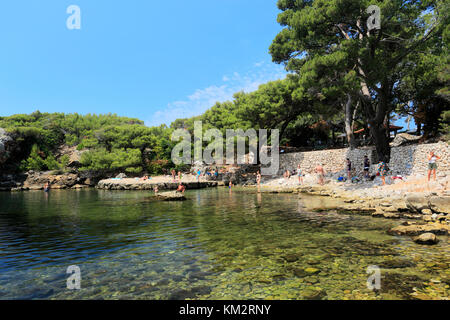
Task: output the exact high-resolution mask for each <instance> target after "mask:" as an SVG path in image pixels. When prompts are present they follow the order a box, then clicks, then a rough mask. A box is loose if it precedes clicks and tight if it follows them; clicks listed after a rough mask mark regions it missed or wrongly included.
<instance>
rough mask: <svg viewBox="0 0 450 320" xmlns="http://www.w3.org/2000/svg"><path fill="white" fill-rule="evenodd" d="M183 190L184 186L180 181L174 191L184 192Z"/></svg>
mask: <svg viewBox="0 0 450 320" xmlns="http://www.w3.org/2000/svg"><path fill="white" fill-rule="evenodd" d="M185 190H186V187H185V186H183V184H182V183H181V182H180V184H179V185H178V188H177V191H176V192H181V193H184V191H185Z"/></svg>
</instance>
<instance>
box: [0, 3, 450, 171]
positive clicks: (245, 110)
mask: <svg viewBox="0 0 450 320" xmlns="http://www.w3.org/2000/svg"><path fill="white" fill-rule="evenodd" d="M369 5H377V6H378V7H379V8H380V9H381V21H380V26H381V28H380V29H373V30H369V29H368V26H367V23H366V21H367V20H368V19H369V16H370V15H371V12H366V9H367V8H368V7H369ZM278 8H279V9H280V10H281V11H282V12H281V13H280V14H279V16H278V22H279V23H280V24H281V25H282V26H283V27H284V29H283V30H282V31H281V32H280V33H279V34H278V35H277V36H276V37H275V39H274V41H273V43H272V45H271V46H270V48H269V51H270V54H271V55H272V58H273V61H274V62H276V63H282V64H284V65H285V66H286V70H287V71H289V74H288V76H287V77H286V78H285V79H283V80H278V81H272V82H268V83H266V84H263V85H261V86H260V87H259V89H258V90H256V91H254V92H251V93H244V92H238V93H236V94H235V95H234V99H233V100H232V101H226V102H217V103H216V104H215V105H214V106H212V107H211V108H210V109H209V110H207V111H206V112H205V113H204V114H202V115H199V116H196V117H193V118H189V119H178V120H176V121H174V122H173V123H172V124H171V125H170V127H167V126H165V125H161V126H160V127H151V128H149V127H146V126H145V125H144V124H143V122H142V121H141V120H138V119H130V118H125V117H118V116H116V115H112V114H107V115H90V114H89V115H84V116H82V115H78V114H62V113H55V114H47V113H40V112H35V113H33V114H30V115H14V116H11V117H0V128H6V129H7V130H8V131H11V132H14V133H15V134H16V136H17V141H18V142H19V143H20V144H21V150H22V152H21V156H20V157H19V158H18V159H13V160H15V161H16V162H17V164H18V165H17V169H18V170H29V169H34V170H47V169H61V168H64V167H65V165H66V164H67V161H68V159H67V157H59V158H58V159H56V158H55V156H54V154H55V151H56V149H57V148H58V147H59V146H60V145H62V144H66V145H68V146H76V147H77V149H79V150H89V151H88V152H85V153H83V156H82V159H81V164H82V167H81V168H80V170H97V171H98V170H113V171H117V170H124V171H127V172H130V173H140V172H142V171H146V172H149V173H161V172H163V171H165V170H167V169H169V168H172V167H174V164H173V163H172V162H171V160H170V156H171V150H172V148H173V146H174V145H175V144H176V143H177V142H173V141H171V140H170V136H171V133H172V132H173V131H174V130H175V129H178V128H184V129H188V130H189V131H191V133H192V132H193V128H194V121H197V120H199V121H202V122H203V130H207V129H209V128H212V127H215V128H218V129H219V130H221V131H222V132H223V133H225V130H226V129H237V128H241V129H244V130H246V129H248V128H254V129H260V128H265V129H274V128H277V129H279V130H280V137H281V144H282V145H289V146H295V147H309V148H318V147H330V146H335V145H339V144H340V143H342V141H343V140H342V136H345V140H346V141H347V143H348V144H349V146H350V147H352V148H353V147H356V146H358V145H359V144H361V143H365V144H373V145H375V147H376V149H377V154H378V158H380V159H385V160H389V136H390V135H389V130H388V129H387V128H389V125H390V123H391V121H392V119H393V118H394V117H397V116H409V117H412V118H413V119H414V120H415V123H416V124H417V134H423V136H424V139H428V138H430V137H436V136H438V135H442V136H443V137H445V138H446V139H449V138H450V137H449V128H450V111H449V110H450V108H449V99H450V95H449V92H448V88H449V56H448V49H449V48H448V45H449V39H450V26H449V20H450V18H449V13H450V4H449V2H448V1H444V0H422V1H421V0H414V1H406V0H390V1H381V0H370V1H369V0H314V1H310V0H279V1H278ZM357 129H364V130H365V132H366V133H367V134H366V137H365V139H364V140H363V141H361V139H357V137H355V135H354V131H355V130H357ZM204 144H206V142H204Z"/></svg>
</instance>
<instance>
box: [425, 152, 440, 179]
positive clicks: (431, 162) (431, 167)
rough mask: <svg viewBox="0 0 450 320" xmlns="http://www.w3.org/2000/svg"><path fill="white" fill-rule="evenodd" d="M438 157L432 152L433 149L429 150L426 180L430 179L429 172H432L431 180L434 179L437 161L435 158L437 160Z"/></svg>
mask: <svg viewBox="0 0 450 320" xmlns="http://www.w3.org/2000/svg"><path fill="white" fill-rule="evenodd" d="M439 159H440V157H439V156H438V155H436V154H434V151H433V150H432V151H430V154H429V155H428V181H430V177H431V172H433V180H434V181H436V169H437V163H436V160H439Z"/></svg>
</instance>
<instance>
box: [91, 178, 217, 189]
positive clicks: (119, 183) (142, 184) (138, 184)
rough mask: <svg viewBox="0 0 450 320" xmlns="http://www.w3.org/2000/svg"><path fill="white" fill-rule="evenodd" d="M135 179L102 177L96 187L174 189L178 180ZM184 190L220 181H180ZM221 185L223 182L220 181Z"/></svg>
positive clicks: (209, 185)
mask: <svg viewBox="0 0 450 320" xmlns="http://www.w3.org/2000/svg"><path fill="white" fill-rule="evenodd" d="M152 180H153V179H149V180H137V179H133V178H124V179H104V180H100V181H99V183H98V184H97V186H96V188H97V189H103V190H153V189H154V188H155V187H158V189H159V190H176V189H177V187H178V184H179V183H178V182H167V181H157V180H156V179H155V180H153V181H152ZM181 182H182V183H183V185H184V186H186V190H192V189H203V188H210V187H217V186H218V185H220V182H217V181H199V182H197V181H183V180H182V181H181ZM222 185H223V183H222Z"/></svg>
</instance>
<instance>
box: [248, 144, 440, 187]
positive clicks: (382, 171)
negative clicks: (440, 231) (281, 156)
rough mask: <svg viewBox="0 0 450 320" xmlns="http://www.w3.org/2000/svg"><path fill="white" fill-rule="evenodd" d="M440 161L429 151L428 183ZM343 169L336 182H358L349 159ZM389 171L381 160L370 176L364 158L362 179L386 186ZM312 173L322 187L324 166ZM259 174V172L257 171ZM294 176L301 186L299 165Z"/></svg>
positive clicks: (358, 179) (368, 167) (287, 177)
mask: <svg viewBox="0 0 450 320" xmlns="http://www.w3.org/2000/svg"><path fill="white" fill-rule="evenodd" d="M439 159H441V158H440V157H439V156H438V155H436V154H435V153H434V151H430V153H429V155H428V181H430V178H431V175H432V174H433V179H434V180H435V181H436V169H437V163H436V162H437V160H439ZM345 168H346V172H347V177H346V178H344V177H340V178H339V179H338V180H339V181H345V180H346V179H347V180H348V181H351V182H355V181H356V182H357V181H360V178H359V177H358V176H357V174H356V170H355V168H353V166H352V162H351V161H350V159H349V158H347V159H346V163H345ZM389 171H390V169H389V167H388V165H387V164H386V162H385V161H383V160H381V161H379V162H378V164H377V167H376V174H375V175H373V176H371V175H370V160H369V157H368V156H367V155H365V156H364V160H363V173H362V175H363V177H364V178H365V179H367V180H369V179H371V180H373V179H374V178H375V177H376V176H379V177H380V178H381V182H382V185H383V186H384V185H386V176H387V174H388V172H389ZM314 173H315V174H316V175H317V183H318V184H320V185H323V184H324V183H325V174H326V172H325V169H324V165H323V164H322V163H320V164H318V165H317V166H316V167H315V168H314ZM258 174H259V171H258ZM295 175H296V176H297V178H298V183H299V184H303V176H304V174H303V172H302V169H301V167H300V164H299V165H297V170H296V172H295ZM283 177H284V178H285V179H286V180H289V179H290V177H291V172H290V171H289V170H286V171H284V173H283ZM393 178H394V179H396V178H398V179H403V178H402V177H401V176H394V177H393ZM260 181H261V175H259V179H258V177H257V184H258V185H259V183H260Z"/></svg>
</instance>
